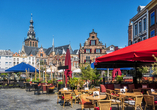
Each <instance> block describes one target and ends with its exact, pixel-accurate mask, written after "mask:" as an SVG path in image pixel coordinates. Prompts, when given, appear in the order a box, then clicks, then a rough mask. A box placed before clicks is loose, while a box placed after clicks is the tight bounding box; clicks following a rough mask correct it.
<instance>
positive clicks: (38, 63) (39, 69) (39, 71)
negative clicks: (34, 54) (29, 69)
mask: <svg viewBox="0 0 157 110" xmlns="http://www.w3.org/2000/svg"><path fill="white" fill-rule="evenodd" d="M37 64H39V81H40V59H39V61H38V62H37ZM37 64H36V66H37Z"/></svg>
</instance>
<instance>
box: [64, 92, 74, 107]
mask: <svg viewBox="0 0 157 110" xmlns="http://www.w3.org/2000/svg"><path fill="white" fill-rule="evenodd" d="M71 94H72V93H68V92H65V93H64V96H63V97H62V99H63V100H64V103H63V108H64V106H65V103H66V102H68V103H69V102H71V107H73V102H72V95H71Z"/></svg>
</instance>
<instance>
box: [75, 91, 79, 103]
mask: <svg viewBox="0 0 157 110" xmlns="http://www.w3.org/2000/svg"><path fill="white" fill-rule="evenodd" d="M74 93H75V104H76V101H78V102H79V101H80V98H79V96H80V94H79V92H78V90H74Z"/></svg>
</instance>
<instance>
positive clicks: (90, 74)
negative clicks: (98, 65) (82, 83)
mask: <svg viewBox="0 0 157 110" xmlns="http://www.w3.org/2000/svg"><path fill="white" fill-rule="evenodd" d="M81 71H82V75H81V78H82V79H83V80H86V81H87V80H93V79H94V78H96V74H95V73H96V69H92V68H91V66H90V65H87V67H84V66H82V67H81Z"/></svg>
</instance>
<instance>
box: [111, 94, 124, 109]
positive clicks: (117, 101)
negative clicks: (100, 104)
mask: <svg viewBox="0 0 157 110" xmlns="http://www.w3.org/2000/svg"><path fill="white" fill-rule="evenodd" d="M116 93H117V92H116V91H112V93H111V94H110V99H109V100H111V105H117V107H118V110H119V107H120V106H121V105H122V98H121V97H120V95H118V94H116Z"/></svg>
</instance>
